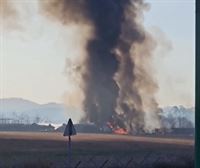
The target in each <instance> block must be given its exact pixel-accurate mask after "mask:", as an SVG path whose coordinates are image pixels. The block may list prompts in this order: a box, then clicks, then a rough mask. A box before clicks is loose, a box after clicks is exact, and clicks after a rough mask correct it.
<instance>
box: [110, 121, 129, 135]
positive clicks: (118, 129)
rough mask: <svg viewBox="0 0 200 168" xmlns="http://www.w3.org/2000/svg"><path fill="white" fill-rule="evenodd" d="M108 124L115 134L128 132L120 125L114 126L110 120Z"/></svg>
mask: <svg viewBox="0 0 200 168" xmlns="http://www.w3.org/2000/svg"><path fill="white" fill-rule="evenodd" d="M107 125H108V127H110V128H111V129H112V131H113V133H114V134H120V135H127V134H128V131H127V130H126V129H124V128H120V127H117V128H114V126H113V125H112V124H111V123H110V122H107Z"/></svg>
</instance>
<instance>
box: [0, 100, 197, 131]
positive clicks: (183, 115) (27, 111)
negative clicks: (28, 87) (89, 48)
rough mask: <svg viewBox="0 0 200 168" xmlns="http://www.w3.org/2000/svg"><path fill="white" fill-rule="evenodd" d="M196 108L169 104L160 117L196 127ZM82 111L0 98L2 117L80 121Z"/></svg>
mask: <svg viewBox="0 0 200 168" xmlns="http://www.w3.org/2000/svg"><path fill="white" fill-rule="evenodd" d="M194 111H195V109H194V107H192V108H186V107H184V106H168V107H164V108H163V109H162V112H161V113H160V118H161V122H162V125H163V126H165V127H194V120H195V119H194V117H195V112H194ZM79 116H80V112H78V111H77V110H75V109H73V108H70V107H66V106H65V105H64V104H58V103H48V104H38V103H35V102H32V101H29V100H25V99H21V98H7V99H0V118H12V119H13V118H14V119H18V120H22V121H23V122H29V123H33V122H37V123H38V122H40V123H54V124H62V123H66V121H67V120H68V118H69V117H71V118H72V119H73V120H74V122H75V123H77V122H78V119H79Z"/></svg>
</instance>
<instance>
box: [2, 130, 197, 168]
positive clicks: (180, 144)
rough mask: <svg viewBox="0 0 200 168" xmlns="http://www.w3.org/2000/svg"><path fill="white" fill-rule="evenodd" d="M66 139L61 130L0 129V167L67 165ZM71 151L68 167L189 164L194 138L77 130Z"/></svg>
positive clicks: (131, 166)
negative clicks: (32, 131) (47, 131)
mask: <svg viewBox="0 0 200 168" xmlns="http://www.w3.org/2000/svg"><path fill="white" fill-rule="evenodd" d="M67 142H68V138H67V137H63V135H62V134H61V133H46V132H44V133H27V132H26V133H25V132H24V133H23V132H0V167H59V168H62V167H69V160H68V145H67ZM71 155H72V156H71V163H70V164H71V167H77V168H81V167H83V168H89V167H91V168H92V167H95V168H97V167H103V168H107V167H113V168H114V167H116V168H117V167H130V168H134V167H145V165H148V166H149V167H156V166H155V165H157V164H160V163H161V162H164V163H166V164H168V163H172V162H173V164H176V163H177V164H179V165H181V164H182V165H184V164H190V165H192V162H193V158H194V141H193V140H191V139H175V138H152V137H136V136H126V135H111V134H78V135H76V136H73V137H72V153H71ZM186 162H187V163H186ZM153 165H154V166H153ZM146 167H147V166H146ZM168 167H169V166H168ZM179 167H180V166H179Z"/></svg>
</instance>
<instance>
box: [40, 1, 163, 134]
mask: <svg viewBox="0 0 200 168" xmlns="http://www.w3.org/2000/svg"><path fill="white" fill-rule="evenodd" d="M42 5H43V9H45V13H46V15H47V16H49V17H51V18H54V19H58V20H60V21H61V22H62V23H63V24H78V25H80V26H81V25H85V24H88V25H90V26H91V27H92V31H91V37H90V39H89V40H88V41H87V45H86V51H87V57H86V58H85V61H84V65H82V66H83V67H84V69H85V70H84V71H83V72H81V71H80V74H81V75H82V81H83V88H82V89H83V92H84V95H85V99H84V102H83V108H84V109H83V110H84V112H85V117H84V118H83V120H84V121H89V122H94V123H96V124H98V125H100V126H102V125H104V124H106V123H107V122H110V123H111V124H112V125H113V126H114V127H118V126H119V127H123V128H126V129H128V131H129V132H135V131H139V130H143V129H145V127H148V126H149V124H147V123H148V122H146V119H147V120H148V121H150V120H156V121H157V119H158V118H157V114H156V112H157V111H158V108H157V103H156V101H155V99H154V94H155V91H156V89H157V86H156V84H155V82H154V80H153V78H152V73H151V67H150V63H151V55H152V50H153V49H154V47H155V45H156V44H155V42H154V41H153V40H152V38H151V37H150V35H149V34H148V33H147V32H146V31H145V30H144V28H143V27H142V26H141V24H140V20H139V18H140V17H141V16H142V13H143V10H144V9H145V7H146V4H145V3H144V2H143V1H142V0H76V1H75V0H51V1H50V0H49V1H47V2H46V3H45V2H44V3H43V4H42ZM80 35H81V34H80ZM150 123H151V122H150ZM154 123H155V122H154ZM158 125H159V124H157V125H156V126H158ZM154 127H155V126H154Z"/></svg>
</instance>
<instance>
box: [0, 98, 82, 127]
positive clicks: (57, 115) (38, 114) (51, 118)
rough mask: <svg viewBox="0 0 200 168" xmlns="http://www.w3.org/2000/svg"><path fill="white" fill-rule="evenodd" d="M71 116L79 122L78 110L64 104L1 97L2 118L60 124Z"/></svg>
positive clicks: (0, 109)
mask: <svg viewBox="0 0 200 168" xmlns="http://www.w3.org/2000/svg"><path fill="white" fill-rule="evenodd" d="M79 115H80V114H79ZM69 117H72V118H74V120H75V122H77V121H78V118H79V117H78V112H77V111H76V110H75V109H73V108H70V107H66V106H65V105H64V104H58V103H48V104H38V103H35V102H32V101H29V100H25V99H21V98H7V99H0V118H12V119H13V118H14V119H19V120H23V121H25V122H42V123H55V124H56V123H57V124H58V123H65V122H66V121H67V120H68V118H69Z"/></svg>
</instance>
